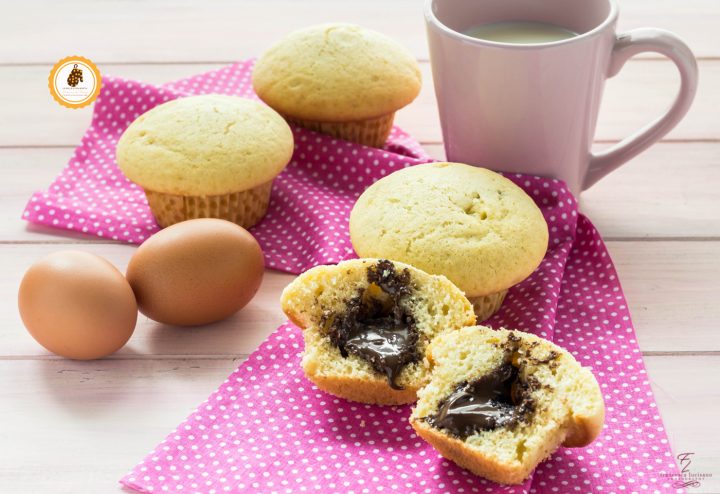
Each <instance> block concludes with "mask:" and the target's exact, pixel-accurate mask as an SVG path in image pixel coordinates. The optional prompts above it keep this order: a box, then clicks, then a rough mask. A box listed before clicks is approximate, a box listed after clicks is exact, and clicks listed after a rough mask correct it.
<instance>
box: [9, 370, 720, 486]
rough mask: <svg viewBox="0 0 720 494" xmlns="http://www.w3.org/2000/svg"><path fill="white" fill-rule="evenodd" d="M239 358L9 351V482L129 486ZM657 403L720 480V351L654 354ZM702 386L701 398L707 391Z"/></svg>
mask: <svg viewBox="0 0 720 494" xmlns="http://www.w3.org/2000/svg"><path fill="white" fill-rule="evenodd" d="M239 363H240V360H231V359H222V360H149V361H134V360H105V361H101V362H91V363H83V362H70V361H65V360H55V361H47V360H20V361H0V393H1V394H2V396H3V399H2V400H0V441H1V442H2V444H4V445H12V447H3V448H0V477H1V478H2V479H3V492H12V493H37V492H53V493H66V492H67V493H69V492H115V491H118V492H119V491H120V489H119V488H118V487H117V484H116V482H117V480H118V479H119V478H120V477H121V476H122V475H123V474H124V473H125V472H127V471H128V470H129V469H130V468H131V467H132V466H134V465H135V464H136V463H137V462H138V461H140V459H142V457H143V456H144V455H145V454H146V453H147V452H148V451H150V449H152V448H153V447H154V446H155V445H156V444H157V443H158V442H159V441H160V440H161V439H163V438H164V437H165V435H167V434H168V433H169V432H170V431H171V430H172V428H173V427H175V426H176V425H177V424H178V423H179V422H180V421H181V420H182V419H183V418H185V417H186V416H187V415H188V414H189V413H190V412H191V411H192V410H193V409H194V407H195V406H197V405H198V404H199V403H200V402H201V401H203V400H204V399H205V398H206V397H207V396H208V395H209V394H210V393H211V392H212V391H213V390H214V389H215V388H216V387H217V386H218V385H219V384H220V383H221V382H222V381H223V380H224V379H225V378H226V377H227V375H228V374H229V373H230V372H231V371H232V370H233V369H234V368H235V367H236V366H237V365H238V364H239ZM646 364H647V367H648V372H649V375H650V379H651V381H652V385H653V388H654V390H655V393H656V397H657V402H658V408H659V410H660V413H661V415H662V417H663V419H664V421H665V424H666V429H667V431H668V434H669V437H670V443H671V446H672V448H673V450H674V451H675V452H676V453H679V452H684V451H692V452H694V453H695V456H694V459H693V463H692V467H691V471H693V472H698V473H703V472H705V473H713V474H714V478H713V479H711V480H708V481H706V482H704V483H703V485H702V486H701V488H698V489H693V492H698V493H710V492H715V493H717V492H718V491H719V490H720V470H718V468H719V467H718V465H720V446H719V445H718V442H717V440H716V439H717V437H718V435H720V427H719V426H718V421H717V420H716V417H715V415H716V413H717V410H718V409H720V393H718V390H719V389H720V372H718V371H720V357H717V356H712V357H649V358H646ZM699 396H702V400H701V401H699V400H700V399H699V398H698V397H699Z"/></svg>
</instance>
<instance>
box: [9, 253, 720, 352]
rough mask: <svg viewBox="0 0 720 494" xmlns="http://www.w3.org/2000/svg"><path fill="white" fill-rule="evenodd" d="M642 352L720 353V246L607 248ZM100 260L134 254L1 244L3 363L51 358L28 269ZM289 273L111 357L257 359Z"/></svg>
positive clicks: (146, 328) (121, 261)
mask: <svg viewBox="0 0 720 494" xmlns="http://www.w3.org/2000/svg"><path fill="white" fill-rule="evenodd" d="M608 245H609V249H610V252H611V255H612V257H613V259H614V260H615V263H616V265H617V268H618V272H619V277H620V279H621V280H622V283H623V287H624V289H625V295H626V297H627V300H628V306H629V307H630V310H631V312H632V314H633V320H634V322H635V327H636V331H637V335H638V341H639V342H640V347H641V349H642V350H643V351H644V352H646V353H647V352H650V353H653V352H705V351H720V333H718V331H717V330H716V329H717V321H718V320H720V312H719V310H720V309H718V305H717V290H716V289H715V285H716V283H717V282H716V280H717V279H718V277H720V257H718V255H717V253H718V252H719V249H720V242H609V244H608ZM68 247H70V248H72V249H80V250H85V251H89V252H93V253H95V254H97V255H100V256H103V257H105V258H107V259H108V260H110V261H111V262H112V263H113V264H115V265H116V266H117V267H118V268H119V269H120V270H122V271H123V272H124V270H125V266H126V265H127V262H128V260H129V259H130V256H131V255H132V253H133V251H134V248H133V247H131V246H128V245H119V244H77V245H72V246H58V245H47V244H24V245H22V244H20V245H18V244H5V245H0V280H2V282H1V283H0V356H4V357H13V358H16V357H28V358H35V357H39V358H50V354H49V353H48V352H46V351H45V350H44V349H43V348H42V347H40V346H39V345H38V344H37V343H36V342H35V341H34V340H33V339H32V338H31V337H30V335H29V334H28V333H27V332H26V331H25V330H24V329H23V326H22V322H21V320H20V316H19V314H18V311H17V305H16V304H17V302H16V300H17V288H18V286H19V284H20V280H21V279H22V276H23V274H24V272H25V270H26V269H27V268H28V267H29V266H30V265H31V264H32V263H33V262H34V261H35V260H37V259H40V258H42V257H44V256H45V255H47V254H49V253H51V252H55V251H58V250H62V249H66V248H68ZM292 278H293V276H292V275H290V274H283V273H278V272H273V271H267V272H266V274H265V278H264V280H263V285H262V287H261V289H260V291H259V292H258V295H257V296H256V297H255V299H253V301H252V302H251V303H250V304H249V305H248V306H247V307H245V308H244V309H243V310H242V311H240V312H239V313H238V314H236V315H235V316H233V317H231V318H229V319H227V320H226V321H222V322H219V323H216V324H212V325H208V326H202V327H196V328H176V327H169V326H165V325H162V324H159V323H155V322H153V321H151V320H149V319H147V318H146V317H144V316H140V318H139V320H138V325H137V328H136V329H135V333H134V335H133V337H132V339H131V340H130V342H129V343H128V345H127V346H126V347H125V348H123V349H122V350H120V351H119V352H118V353H117V354H116V355H115V356H114V357H112V358H132V359H152V358H156V357H158V356H160V357H163V358H165V357H172V356H178V355H182V356H187V357H198V356H208V355H213V356H228V355H238V354H247V353H250V352H252V351H253V350H254V349H255V348H256V347H257V346H258V345H259V344H260V342H261V341H263V340H264V339H265V338H266V337H267V336H268V335H269V334H270V333H271V332H272V331H273V330H274V329H275V328H276V327H277V326H278V325H280V324H281V323H282V322H283V321H284V320H285V317H284V316H283V314H282V312H281V311H280V307H279V299H280V293H281V291H282V289H283V288H284V287H285V285H287V283H289V282H290V280H291V279H292Z"/></svg>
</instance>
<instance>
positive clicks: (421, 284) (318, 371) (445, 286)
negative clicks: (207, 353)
mask: <svg viewBox="0 0 720 494" xmlns="http://www.w3.org/2000/svg"><path fill="white" fill-rule="evenodd" d="M377 262H378V260H377V259H358V260H352V261H346V262H343V263H340V264H338V265H336V266H320V267H317V268H313V269H312V270H310V271H307V272H306V273H304V274H303V275H301V276H300V277H299V278H298V279H297V280H296V281H295V282H293V283H292V284H290V285H289V286H288V287H287V288H286V289H285V291H284V292H283V295H282V306H283V310H284V311H285V313H286V314H287V315H288V317H290V319H291V320H292V321H293V322H294V323H295V324H297V325H298V326H300V327H302V328H304V337H305V353H304V356H303V361H302V365H303V368H304V370H305V372H306V374H308V376H309V377H311V378H312V376H320V377H322V376H324V377H331V378H332V377H338V378H342V379H350V380H353V381H357V380H360V381H368V382H370V381H374V382H378V381H381V382H384V381H385V380H386V378H385V376H383V375H381V374H379V373H378V372H376V371H375V370H374V369H373V368H372V367H371V366H370V364H369V363H368V362H366V361H365V360H363V359H361V358H360V357H358V356H355V355H352V354H351V355H348V356H347V357H343V356H342V355H341V353H340V350H339V349H338V347H336V346H335V345H333V344H332V342H331V340H330V338H329V337H328V331H329V326H330V325H331V324H332V320H333V317H334V315H337V314H342V313H343V311H345V310H346V308H347V303H348V300H350V299H352V298H354V297H357V296H358V294H359V293H362V292H364V291H365V290H368V288H369V287H370V285H371V283H370V282H369V281H368V276H367V270H368V268H369V267H371V266H375V265H376V264H377ZM393 264H394V265H395V268H396V270H404V269H407V270H408V271H409V273H410V284H411V292H410V295H409V296H407V297H404V298H402V299H401V301H400V304H401V305H402V306H403V308H404V309H406V310H407V311H408V313H410V314H412V316H413V318H414V320H415V325H416V328H417V330H418V333H419V339H418V345H417V346H418V352H419V355H420V356H424V354H425V349H426V347H427V345H428V344H429V342H430V341H431V340H432V339H433V338H434V337H435V336H436V335H437V334H439V333H440V332H442V331H445V330H452V329H456V328H460V327H462V326H467V325H468V324H473V323H474V318H475V316H474V314H473V310H472V306H471V305H470V303H469V302H468V300H467V299H466V298H465V297H464V295H463V294H462V292H461V291H460V290H459V289H458V288H457V287H455V285H453V284H452V283H451V282H450V281H448V280H447V279H446V278H445V277H443V276H432V275H428V274H427V273H425V272H423V271H420V270H417V269H415V268H412V267H411V266H408V265H405V264H402V263H397V262H395V263H393ZM377 288H378V287H377V286H375V287H373V288H370V290H371V291H372V290H373V289H375V290H377ZM427 369H428V362H427V360H426V359H425V358H424V357H423V358H421V359H420V361H418V362H416V363H412V364H409V365H407V366H406V367H405V368H404V369H403V370H402V372H401V373H400V375H399V376H398V379H397V384H399V385H400V386H402V387H404V388H409V389H412V390H416V389H417V388H419V387H420V386H422V385H423V384H424V383H425V382H426V381H427Z"/></svg>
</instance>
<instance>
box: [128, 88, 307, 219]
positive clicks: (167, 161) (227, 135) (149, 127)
mask: <svg viewBox="0 0 720 494" xmlns="http://www.w3.org/2000/svg"><path fill="white" fill-rule="evenodd" d="M292 152H293V136H292V132H291V131H290V127H289V126H288V125H287V123H286V122H285V121H284V120H283V118H282V117H281V116H280V115H278V114H277V113H275V111H273V110H272V109H270V108H268V107H267V106H265V105H263V104H261V103H258V102H255V101H251V100H248V99H243V98H237V97H234V96H222V95H217V94H211V95H204V96H191V97H188V98H181V99H176V100H173V101H169V102H167V103H164V104H162V105H159V106H156V107H155V108H153V109H152V110H150V111H148V112H146V113H144V114H142V115H140V116H139V117H138V118H137V119H136V120H135V121H134V122H133V123H131V124H130V126H129V127H128V128H127V130H125V132H124V133H123V135H122V136H121V137H120V141H119V142H118V145H117V163H118V166H119V167H120V169H121V170H122V172H123V173H124V174H125V176H127V178H129V179H130V180H131V181H133V182H135V183H136V184H138V185H140V186H141V187H142V188H143V189H144V190H145V195H146V196H147V200H148V204H149V205H150V209H151V210H152V213H153V215H154V216H155V219H156V220H157V222H158V224H159V225H160V226H161V227H166V226H169V225H172V224H173V223H178V222H180V221H185V220H189V219H193V218H220V219H225V220H229V221H232V222H234V223H237V224H238V225H240V226H242V227H244V228H249V227H251V226H253V225H255V224H256V223H257V222H259V221H260V219H261V218H262V217H263V216H264V215H265V212H266V211H267V207H268V204H269V202H270V190H271V188H272V182H273V179H274V178H275V177H276V176H277V175H278V174H279V173H280V172H281V171H282V170H283V169H284V168H285V166H286V165H287V163H288V162H289V161H290V158H291V156H292Z"/></svg>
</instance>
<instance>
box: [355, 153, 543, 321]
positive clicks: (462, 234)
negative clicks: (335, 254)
mask: <svg viewBox="0 0 720 494" xmlns="http://www.w3.org/2000/svg"><path fill="white" fill-rule="evenodd" d="M350 238H351V240H352V245H353V247H354V248H355V251H356V252H357V254H358V255H359V256H360V257H387V258H390V259H395V260H398V261H401V262H405V263H408V264H411V265H413V266H415V267H417V268H419V269H422V270H423V271H426V272H428V273H432V274H442V275H445V276H447V277H448V278H449V279H450V281H452V282H453V283H455V284H456V285H457V286H458V287H459V288H460V289H461V290H463V291H464V292H465V295H466V296H467V297H468V299H469V300H470V302H472V304H473V306H474V308H475V313H476V315H477V318H478V321H483V320H485V319H487V318H489V317H490V316H491V315H492V314H494V313H495V312H496V311H497V310H498V309H499V308H500V306H501V304H502V302H503V300H504V298H505V294H506V293H507V290H508V288H510V287H511V286H513V285H515V284H517V283H519V282H521V281H522V280H524V279H525V278H527V277H528V276H529V275H530V274H531V273H532V272H533V271H534V270H535V268H537V266H538V265H539V264H540V261H542V259H543V257H544V255H545V251H546V250H547V245H548V228H547V224H546V223H545V219H544V218H543V215H542V213H541V212H540V210H539V209H538V207H537V206H536V205H535V203H534V202H533V200H532V199H531V198H530V197H529V196H528V195H527V194H525V192H523V190H522V189H520V188H519V187H518V186H516V185H515V184H514V183H512V182H511V181H510V180H508V179H506V178H504V177H502V176H501V175H498V174H497V173H495V172H492V171H490V170H486V169H484V168H478V167H474V166H469V165H463V164H460V163H427V164H423V165H417V166H413V167H410V168H405V169H402V170H398V171H396V172H394V173H392V174H390V175H388V176H387V177H384V178H382V179H380V180H378V181H377V182H376V183H375V184H373V185H371V186H370V187H369V188H368V189H367V190H365V192H364V193H363V194H362V195H361V196H360V198H358V200H357V202H356V203H355V206H354V207H353V210H352V212H351V214H350Z"/></svg>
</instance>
